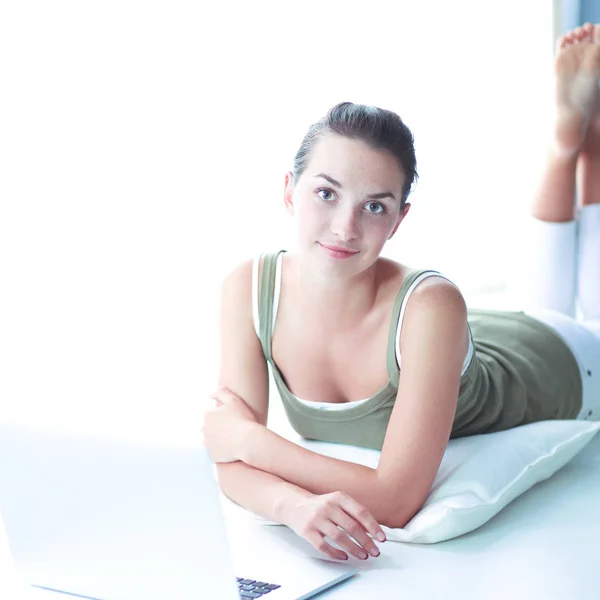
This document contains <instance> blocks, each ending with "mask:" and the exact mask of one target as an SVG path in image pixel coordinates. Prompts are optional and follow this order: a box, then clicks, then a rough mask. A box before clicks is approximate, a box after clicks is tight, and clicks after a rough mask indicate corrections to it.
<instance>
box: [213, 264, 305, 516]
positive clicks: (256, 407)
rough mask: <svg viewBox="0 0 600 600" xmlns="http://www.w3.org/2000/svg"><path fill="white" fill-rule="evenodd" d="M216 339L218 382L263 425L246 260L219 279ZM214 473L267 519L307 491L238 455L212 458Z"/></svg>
mask: <svg viewBox="0 0 600 600" xmlns="http://www.w3.org/2000/svg"><path fill="white" fill-rule="evenodd" d="M220 340H221V345H220V369H219V383H220V384H221V385H223V386H225V387H227V388H228V389H230V390H231V391H232V392H234V393H235V394H237V395H238V396H240V397H241V398H243V399H244V401H245V402H246V404H247V405H248V406H249V407H250V409H251V410H252V412H253V413H254V415H255V417H256V420H257V422H258V423H260V424H262V425H266V423H267V414H268V409H269V379H268V371H267V365H266V361H265V359H264V356H263V353H262V348H261V346H260V341H259V340H258V338H257V337H256V332H255V331H254V326H253V317H252V262H251V261H247V262H245V263H243V264H241V265H240V266H239V267H237V268H236V269H235V270H234V271H233V272H232V273H230V274H229V275H228V276H227V277H226V279H225V281H224V282H223V288H222V291H221V314H220ZM217 475H218V477H219V483H220V485H221V489H222V490H223V493H224V494H225V495H226V496H227V497H228V498H230V499H231V500H233V501H234V502H236V503H238V504H240V505H242V506H244V507H245V508H248V509H250V510H252V511H254V512H255V513H257V514H260V515H261V516H264V517H266V518H268V519H271V520H273V521H280V513H279V511H278V507H279V505H280V504H281V502H282V501H283V500H284V499H286V498H289V497H290V496H298V495H302V494H307V493H308V492H306V491H304V490H301V489H300V488H298V487H297V486H295V485H292V484H290V483H288V482H286V481H283V480H282V479H281V478H280V477H277V476H275V475H271V474H269V473H265V472H263V471H260V470H258V469H255V468H252V467H251V466H249V465H247V464H244V463H243V462H239V461H238V462H233V463H218V464H217Z"/></svg>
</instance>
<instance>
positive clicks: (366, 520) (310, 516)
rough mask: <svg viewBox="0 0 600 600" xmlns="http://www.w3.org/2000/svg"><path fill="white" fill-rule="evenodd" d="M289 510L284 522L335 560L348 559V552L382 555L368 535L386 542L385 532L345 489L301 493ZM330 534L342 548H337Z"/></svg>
mask: <svg viewBox="0 0 600 600" xmlns="http://www.w3.org/2000/svg"><path fill="white" fill-rule="evenodd" d="M286 508H287V510H286V513H287V514H286V518H285V519H284V524H285V525H287V526H288V527H290V529H292V530H293V531H295V532H296V533H297V534H298V535H299V536H300V537H302V538H304V539H306V540H307V541H308V542H310V543H311V544H312V545H313V546H314V547H315V548H316V549H317V550H319V551H320V552H323V553H324V554H326V555H327V556H329V557H330V558H333V559H336V560H347V559H348V554H351V555H352V556H356V557H357V558H359V559H361V560H366V559H367V558H368V556H367V553H368V554H370V555H371V556H379V550H378V548H377V546H376V545H375V543H374V542H373V540H372V539H371V537H369V534H371V536H373V538H376V539H378V540H379V541H382V542H383V541H385V534H384V533H383V530H382V529H381V527H380V526H379V523H377V521H376V520H375V519H374V518H373V515H371V513H370V512H369V511H368V510H367V509H366V508H365V507H364V506H362V505H361V504H359V503H358V502H356V500H354V499H353V498H351V497H350V496H348V495H347V494H344V493H343V492H333V493H331V494H323V495H314V494H313V495H310V496H302V497H301V498H298V499H295V500H294V502H293V503H292V504H291V505H288V506H287V507H286ZM325 536H327V537H328V538H329V539H330V540H332V541H333V542H335V543H336V544H337V545H338V546H340V547H341V548H344V550H346V551H347V552H348V554H346V552H343V551H342V550H340V549H338V548H335V547H334V546H332V545H331V544H329V543H328V542H327V540H326V539H325Z"/></svg>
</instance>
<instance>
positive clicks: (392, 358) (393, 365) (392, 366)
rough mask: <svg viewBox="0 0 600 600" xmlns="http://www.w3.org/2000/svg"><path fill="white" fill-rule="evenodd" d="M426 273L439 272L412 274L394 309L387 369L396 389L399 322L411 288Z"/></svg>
mask: <svg viewBox="0 0 600 600" xmlns="http://www.w3.org/2000/svg"><path fill="white" fill-rule="evenodd" d="M424 273H435V274H438V272H437V271H433V270H432V269H421V270H418V271H413V272H412V273H410V274H409V275H408V276H407V277H406V278H405V279H404V281H403V282H402V285H401V286H400V290H399V291H398V295H397V296H396V301H395V302H394V308H393V309H392V319H391V323H390V331H389V334H388V343H387V350H386V367H387V372H388V377H389V378H390V381H391V382H392V385H393V386H394V387H395V388H398V385H399V383H400V370H399V368H398V361H397V360H396V336H397V330H398V320H399V319H400V311H401V309H402V305H403V303H404V299H405V298H406V294H407V293H408V291H409V289H410V287H411V286H412V284H413V283H414V282H415V281H416V280H417V279H418V278H419V277H421V275H423V274H424Z"/></svg>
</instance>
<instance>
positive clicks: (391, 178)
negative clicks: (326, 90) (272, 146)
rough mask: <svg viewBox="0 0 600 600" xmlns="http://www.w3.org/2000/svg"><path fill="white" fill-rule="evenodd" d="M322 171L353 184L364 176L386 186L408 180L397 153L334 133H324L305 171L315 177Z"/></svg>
mask: <svg viewBox="0 0 600 600" xmlns="http://www.w3.org/2000/svg"><path fill="white" fill-rule="evenodd" d="M319 173H325V174H327V175H329V176H330V177H332V178H334V179H336V180H337V181H341V182H342V183H343V182H344V181H345V182H346V183H348V184H349V185H350V184H352V183H358V182H360V181H364V180H366V182H367V183H368V184H370V185H380V186H384V187H390V186H400V187H402V185H403V183H404V173H403V171H402V168H401V167H400V165H399V164H398V159H397V158H396V157H395V156H394V155H393V154H391V153H390V152H387V151H385V150H379V149H374V148H372V147H371V146H369V145H368V144H367V143H366V142H364V141H362V140H354V139H350V138H346V137H342V136H340V135H336V134H333V133H328V134H325V135H323V136H322V137H321V138H320V139H319V140H318V141H317V143H316V144H315V145H314V147H313V149H312V151H311V154H310V157H309V160H308V163H307V166H306V172H305V175H307V176H308V177H310V178H313V177H315V176H316V175H317V174H319Z"/></svg>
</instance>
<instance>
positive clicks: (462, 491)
mask: <svg viewBox="0 0 600 600" xmlns="http://www.w3.org/2000/svg"><path fill="white" fill-rule="evenodd" d="M599 429H600V422H589V421H576V420H568V421H558V420H555V421H540V422H537V423H531V424H529V425H522V426H521V427H515V428H513V429H509V430H507V431H499V432H496V433H487V434H482V435H475V436H470V437H465V438H459V439H455V440H450V443H449V444H448V447H447V449H446V452H445V454H444V458H443V460H442V463H441V465H440V468H439V471H438V473H437V476H436V478H435V480H434V483H433V486H432V489H431V492H430V494H429V496H428V498H427V500H426V501H425V504H424V505H423V507H422V508H421V510H420V511H419V512H418V513H417V514H416V515H415V516H414V517H413V518H412V519H411V520H410V521H409V522H408V523H407V524H406V526H405V527H404V528H402V529H390V528H389V527H384V528H383V529H384V531H385V533H386V535H387V538H388V540H392V541H397V542H414V543H420V544H431V543H435V542H442V541H444V540H448V539H451V538H454V537H457V536H459V535H463V534H465V533H468V532H469V531H473V530H474V529H477V527H480V526H481V525H483V524H484V523H486V522H487V521H489V520H490V519H491V518H492V517H493V516H494V515H496V514H497V513H498V512H500V511H501V510H502V509H503V508H504V507H505V506H506V505H507V504H508V503H509V502H511V501H512V500H514V499H515V498H516V497H517V496H519V495H521V494H522V493H523V492H525V491H527V490H528V489H529V488H530V487H532V486H533V485H534V484H536V483H537V482H539V481H543V480H544V479H547V478H548V477H550V476H551V475H552V474H553V473H555V472H556V471H558V469H560V468H561V467H562V466H564V465H565V464H566V463H567V462H569V461H570V460H571V459H572V458H573V457H574V456H575V455H576V454H577V453H578V452H579V451H580V450H581V449H582V448H583V447H584V446H585V445H586V444H587V443H588V442H589V441H590V440H591V439H592V438H593V437H594V435H595V434H596V433H597V431H598V430H599ZM291 439H292V441H294V442H295V443H298V444H299V445H301V446H304V447H305V448H308V449H309V450H312V451H313V452H318V453H320V454H325V455H327V456H331V457H333V458H340V459H343V460H347V461H351V462H355V463H358V464H362V465H366V466H369V467H376V466H377V464H378V462H379V455H380V452H379V451H378V450H369V449H366V448H358V447H356V446H346V445H342V444H332V443H327V442H315V441H311V440H304V439H302V438H299V437H298V438H293V437H292V438H291ZM222 498H223V506H224V509H225V515H226V517H227V518H234V517H235V516H236V515H237V517H240V516H242V515H244V516H245V517H248V516H250V517H251V518H257V519H259V520H260V521H261V522H262V523H264V524H268V525H276V523H272V522H271V521H267V520H265V519H262V518H261V517H258V516H257V515H253V513H250V512H248V511H245V510H244V509H242V508H241V507H239V506H237V505H236V504H234V503H233V502H231V501H230V500H228V499H227V498H226V497H225V496H222Z"/></svg>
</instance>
